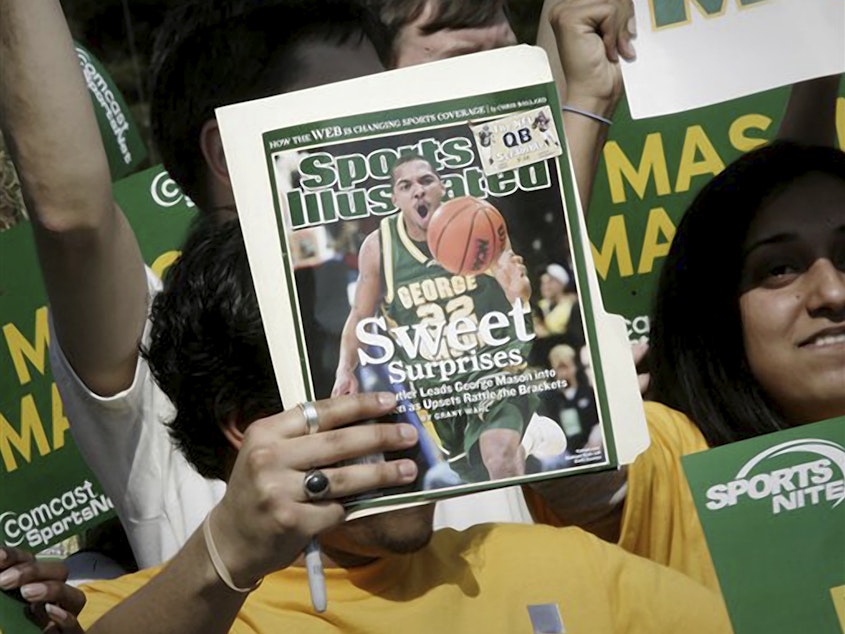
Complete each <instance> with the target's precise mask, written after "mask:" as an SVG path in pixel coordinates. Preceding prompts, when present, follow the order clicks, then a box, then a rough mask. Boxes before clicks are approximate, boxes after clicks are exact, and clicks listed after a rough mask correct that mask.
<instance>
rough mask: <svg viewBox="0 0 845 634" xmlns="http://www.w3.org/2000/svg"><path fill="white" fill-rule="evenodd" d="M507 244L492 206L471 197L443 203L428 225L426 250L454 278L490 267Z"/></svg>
mask: <svg viewBox="0 0 845 634" xmlns="http://www.w3.org/2000/svg"><path fill="white" fill-rule="evenodd" d="M507 241H508V230H507V227H506V226H505V219H504V218H503V217H502V214H501V213H499V210H498V209H496V208H495V207H494V206H493V205H491V204H490V203H488V202H485V201H483V200H479V199H477V198H473V197H472V196H461V197H460V198H455V199H454V200H450V201H448V202H445V203H443V204H442V205H441V206H440V208H439V209H437V211H435V212H434V214H433V215H432V216H431V221H430V222H429V225H428V248H429V249H430V250H431V255H432V256H433V257H434V259H435V260H437V262H438V263H439V264H440V265H441V266H442V267H443V268H444V269H446V270H447V271H449V272H450V273H454V274H456V275H476V274H478V273H481V272H482V271H486V270H487V269H488V268H490V265H491V264H493V262H495V261H496V259H497V258H498V257H499V255H501V253H502V251H503V250H504V248H505V245H506V244H507Z"/></svg>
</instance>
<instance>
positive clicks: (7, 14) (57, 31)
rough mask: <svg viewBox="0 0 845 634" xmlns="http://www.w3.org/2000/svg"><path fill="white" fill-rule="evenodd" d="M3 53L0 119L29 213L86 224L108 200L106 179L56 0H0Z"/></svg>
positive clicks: (53, 223)
mask: <svg viewBox="0 0 845 634" xmlns="http://www.w3.org/2000/svg"><path fill="white" fill-rule="evenodd" d="M0 60H2V63H0V124H2V127H3V129H4V133H5V135H6V137H7V140H8V142H9V147H10V150H11V151H12V155H13V158H14V161H15V165H16V167H17V170H18V173H19V176H20V179H21V185H22V187H23V190H24V196H25V198H26V202H27V204H28V206H29V211H30V213H31V215H32V216H33V220H35V221H36V222H39V223H41V224H44V225H45V226H47V227H48V228H61V229H64V228H67V227H68V226H73V225H75V224H78V225H80V226H82V227H85V226H88V225H90V224H91V223H92V220H91V219H90V217H89V216H90V215H91V214H94V213H98V212H100V213H102V212H103V210H106V209H109V208H110V207H109V205H107V203H109V204H110V201H111V189H110V184H111V180H110V175H109V167H108V161H107V159H106V155H105V150H104V149H103V146H102V143H101V141H100V133H99V129H98V127H97V121H96V118H95V116H94V111H93V108H92V105H91V100H90V98H89V97H88V91H87V88H86V86H85V81H84V78H83V76H82V73H81V71H80V67H79V61H78V59H77V57H76V55H75V54H73V43H72V40H71V38H70V33H69V32H68V30H67V26H66V24H65V20H64V16H63V14H62V10H61V7H60V6H59V3H58V2H54V1H52V0H39V1H38V2H32V0H0ZM94 196H98V197H99V199H100V202H101V204H99V205H91V204H88V201H90V200H91V199H92V197H94Z"/></svg>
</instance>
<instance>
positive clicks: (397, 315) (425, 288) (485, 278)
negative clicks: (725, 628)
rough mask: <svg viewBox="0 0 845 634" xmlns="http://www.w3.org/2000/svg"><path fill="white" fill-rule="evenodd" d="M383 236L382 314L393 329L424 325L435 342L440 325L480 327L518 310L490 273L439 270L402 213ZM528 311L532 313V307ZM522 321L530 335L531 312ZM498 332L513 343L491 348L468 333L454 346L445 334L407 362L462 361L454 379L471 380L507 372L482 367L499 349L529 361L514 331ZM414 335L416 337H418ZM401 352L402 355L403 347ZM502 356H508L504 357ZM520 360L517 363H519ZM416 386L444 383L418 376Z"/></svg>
mask: <svg viewBox="0 0 845 634" xmlns="http://www.w3.org/2000/svg"><path fill="white" fill-rule="evenodd" d="M379 237H380V240H381V256H382V262H381V270H382V277H383V280H382V282H383V286H384V300H383V302H382V306H381V310H382V314H383V315H384V316H385V318H386V320H387V322H388V323H389V325H390V327H391V328H395V327H396V326H410V327H411V328H412V329H413V326H414V325H416V324H425V325H427V328H426V331H427V332H428V333H431V334H432V336H431V338H429V342H433V341H435V339H436V335H437V325H438V324H441V323H442V324H446V325H448V324H449V323H450V322H452V323H454V321H455V320H458V319H460V318H467V319H468V320H470V321H472V322H473V323H475V324H478V323H479V322H480V321H481V319H482V318H483V317H484V315H485V314H487V313H489V312H491V311H497V312H499V313H503V314H509V313H511V312H512V311H513V306H511V304H510V303H509V302H508V300H507V297H506V296H505V293H504V291H503V290H502V287H501V286H500V285H499V283H498V282H497V281H496V278H495V277H494V276H493V275H492V274H491V273H482V274H479V275H454V274H453V273H450V272H449V271H447V270H446V269H444V268H443V267H442V266H440V265H439V264H438V263H437V262H436V261H435V260H434V259H433V258H432V257H431V252H430V251H429V249H428V245H427V244H425V243H421V242H415V241H414V240H412V239H411V238H410V236H408V234H407V231H406V230H405V223H404V222H403V221H402V214H401V213H398V214H395V215H393V216H390V217H388V218H384V219H383V220H382V221H381V226H380V236H379ZM525 310H528V307H527V306H526V307H525ZM521 319H522V320H523V322H524V324H525V329H526V331H527V332H529V333H530V332H531V328H532V323H531V316H530V314H529V313H527V312H526V313H525V314H523V315H522V316H521ZM465 323H466V322H465ZM411 332H413V331H411ZM496 334H497V338H501V339H505V338H507V339H508V341H506V342H505V343H501V344H498V345H489V344H486V343H484V342H480V341H479V340H478V335H477V334H476V333H473V332H469V333H467V334H460V335H458V340H459V342H460V344H461V345H458V346H452V345H450V343H449V341H448V338H447V337H446V336H441V337H440V339H439V341H437V342H436V347H434V348H433V347H432V346H431V345H429V346H426V345H424V343H425V342H424V343H423V345H420V347H419V353H418V355H417V356H416V358H408V357H407V356H405V358H404V361H405V362H406V363H408V364H417V363H421V362H425V361H443V360H447V359H451V360H455V361H458V360H459V359H461V358H463V359H464V362H463V363H462V364H461V369H460V370H458V371H457V372H456V373H455V375H453V376H452V377H451V378H452V379H453V380H463V381H466V380H467V379H468V378H469V377H472V376H479V375H485V374H486V375H493V374H497V373H498V372H501V370H502V369H504V366H501V365H500V366H499V367H498V368H497V367H489V366H488V367H484V365H482V366H481V368H479V366H478V363H477V360H478V359H479V358H480V357H481V356H482V355H483V356H484V357H486V358H487V359H491V358H492V357H493V355H495V354H496V353H497V352H499V351H505V352H508V351H518V353H519V354H518V355H517V354H513V353H512V354H511V355H510V358H511V359H517V360H520V359H522V360H524V359H525V358H527V354H528V344H526V343H524V342H521V341H519V339H518V338H517V336H516V333H515V332H513V328H510V329H500V330H497V333H496ZM411 336H412V337H413V334H411ZM398 348H399V350H400V353H401V352H402V350H401V346H400V347H398ZM461 348H468V349H461ZM473 356H474V357H476V362H471V359H469V357H473ZM498 358H499V359H502V358H504V357H503V355H499V357H498ZM519 362H520V361H517V364H518V363H519ZM508 365H510V364H508ZM412 376H414V375H412ZM414 382H415V383H416V384H417V385H419V384H421V383H422V384H432V385H434V384H439V383H440V381H432V380H427V379H425V378H417V377H416V376H415V377H414Z"/></svg>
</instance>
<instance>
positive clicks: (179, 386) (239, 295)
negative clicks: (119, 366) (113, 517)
mask: <svg viewBox="0 0 845 634" xmlns="http://www.w3.org/2000/svg"><path fill="white" fill-rule="evenodd" d="M151 320H152V329H151V335H150V343H149V345H148V346H147V347H146V348H144V349H143V350H142V351H141V352H142V354H143V356H144V358H145V359H146V360H147V362H148V363H149V366H150V371H151V372H152V375H153V377H154V378H155V380H156V382H157V383H158V385H159V386H160V387H161V389H162V391H163V392H164V393H165V394H166V395H167V396H168V398H169V399H170V400H171V401H172V402H173V405H174V406H175V407H176V417H175V418H174V419H173V420H172V421H170V422H169V427H170V434H171V437H172V438H173V440H174V442H175V443H176V445H177V446H178V447H179V449H180V450H181V451H182V453H183V454H184V455H185V456H186V457H187V459H188V461H189V462H190V463H191V464H193V465H194V467H196V469H197V471H199V473H200V474H202V475H203V476H205V477H207V478H217V479H221V480H225V479H226V476H227V474H226V464H227V460H226V459H227V456H228V455H230V451H231V448H230V445H229V443H228V441H227V440H226V437H225V436H224V435H223V432H222V430H221V429H220V423H223V422H226V421H229V420H232V419H234V420H236V421H237V422H238V423H250V422H252V421H253V420H255V419H257V418H261V417H263V416H268V415H270V414H273V413H276V412H279V411H281V410H282V409H283V407H282V400H281V398H280V396H279V392H278V388H277V385H276V380H275V375H274V374H273V367H272V363H271V361H270V351H269V349H268V347H267V340H266V338H265V334H264V327H263V325H262V323H261V316H260V314H259V311H258V303H257V300H256V297H255V290H254V287H253V284H252V277H251V275H250V270H249V264H248V261H247V256H246V250H245V248H244V243H243V238H242V236H241V231H240V224H239V223H238V221H237V220H231V221H228V222H226V223H223V224H219V223H217V222H215V221H214V220H213V219H211V218H210V217H205V216H200V217H198V219H197V220H196V221H195V224H194V226H193V227H192V229H191V232H190V234H189V235H188V238H187V240H186V242H185V245H184V248H183V251H182V256H181V257H180V258H179V260H178V261H177V262H176V263H175V264H173V266H171V267H170V269H169V270H168V271H167V274H166V276H165V279H164V289H163V290H162V291H161V292H160V293H159V294H158V295H157V296H156V298H155V300H154V302H153V306H152V314H151Z"/></svg>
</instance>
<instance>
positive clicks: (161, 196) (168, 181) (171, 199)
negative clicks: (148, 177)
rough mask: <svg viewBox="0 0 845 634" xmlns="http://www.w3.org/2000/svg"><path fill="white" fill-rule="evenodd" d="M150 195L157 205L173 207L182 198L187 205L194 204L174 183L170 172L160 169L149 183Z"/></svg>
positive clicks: (191, 205)
mask: <svg viewBox="0 0 845 634" xmlns="http://www.w3.org/2000/svg"><path fill="white" fill-rule="evenodd" d="M150 196H152V199H153V200H154V201H155V202H156V204H157V205H158V206H159V207H173V206H174V205H178V204H179V203H180V202H182V200H184V201H185V205H187V206H188V207H193V206H194V201H193V200H191V199H190V198H188V197H187V196H186V195H185V194H184V193H183V192H182V190H181V188H180V187H179V185H177V184H176V181H174V180H173V179H172V178H170V174H168V173H167V172H166V171H165V170H162V171H161V172H159V173H158V174H156V177H155V178H154V179H153V182H152V184H151V185H150Z"/></svg>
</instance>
